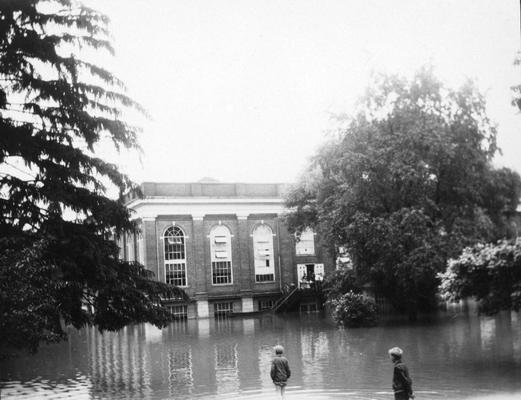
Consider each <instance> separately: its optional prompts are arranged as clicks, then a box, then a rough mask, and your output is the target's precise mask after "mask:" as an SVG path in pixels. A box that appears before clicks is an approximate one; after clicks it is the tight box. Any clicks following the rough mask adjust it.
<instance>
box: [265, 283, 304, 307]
mask: <svg viewBox="0 0 521 400" xmlns="http://www.w3.org/2000/svg"><path fill="white" fill-rule="evenodd" d="M297 291H298V288H297V287H295V288H293V289H292V290H291V291H290V292H289V293H287V294H286V295H285V296H282V297H281V298H280V299H278V300H277V301H276V302H275V304H274V305H273V307H272V308H271V311H273V312H277V310H278V309H279V308H281V307H282V306H283V305H284V304H286V303H287V302H288V301H289V300H290V299H291V297H292V296H293V295H294V294H295V293H296V292H297Z"/></svg>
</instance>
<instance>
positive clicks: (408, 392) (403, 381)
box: [389, 347, 414, 400]
mask: <svg viewBox="0 0 521 400" xmlns="http://www.w3.org/2000/svg"><path fill="white" fill-rule="evenodd" d="M402 354H403V351H402V349H400V348H399V347H393V348H392V349H390V350H389V357H391V361H392V362H393V364H394V371H393V391H394V399H395V400H409V399H414V394H413V391H412V379H411V377H410V376H409V370H408V368H407V366H406V365H405V364H404V363H403V362H402Z"/></svg>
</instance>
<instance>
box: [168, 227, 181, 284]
mask: <svg viewBox="0 0 521 400" xmlns="http://www.w3.org/2000/svg"><path fill="white" fill-rule="evenodd" d="M163 242H164V254H165V282H166V283H168V284H170V285H174V286H186V285H187V283H186V247H185V234H184V232H183V230H182V229H181V228H179V227H178V226H171V227H170V228H168V229H167V230H166V231H165V234H164V235H163Z"/></svg>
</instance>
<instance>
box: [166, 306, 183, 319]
mask: <svg viewBox="0 0 521 400" xmlns="http://www.w3.org/2000/svg"><path fill="white" fill-rule="evenodd" d="M167 308H168V311H170V314H172V317H173V318H174V319H187V318H188V310H187V306H186V305H173V306H168V307H167Z"/></svg>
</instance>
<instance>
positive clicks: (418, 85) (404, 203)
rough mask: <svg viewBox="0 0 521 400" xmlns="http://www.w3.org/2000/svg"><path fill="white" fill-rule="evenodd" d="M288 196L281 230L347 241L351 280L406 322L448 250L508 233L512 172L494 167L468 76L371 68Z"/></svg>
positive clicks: (332, 242) (487, 127)
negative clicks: (360, 93)
mask: <svg viewBox="0 0 521 400" xmlns="http://www.w3.org/2000/svg"><path fill="white" fill-rule="evenodd" d="M338 120H339V126H340V127H339V129H338V133H337V134H336V135H335V136H333V137H332V138H330V140H329V141H328V142H327V143H325V144H324V145H323V146H322V148H320V149H319V151H318V152H317V154H316V155H315V156H314V158H313V160H312V162H311V164H310V166H309V168H308V171H307V172H306V174H305V178H303V179H302V180H301V182H300V183H299V184H298V185H297V186H296V187H295V188H294V190H293V191H292V192H291V193H290V194H289V195H288V198H287V205H288V207H290V208H291V210H292V212H291V213H290V214H289V215H288V216H287V223H288V226H289V228H290V230H293V231H298V230H301V229H303V228H304V227H305V226H307V225H312V226H314V227H315V228H316V229H317V230H318V231H319V232H320V233H321V237H323V238H324V240H325V243H326V244H327V245H328V246H329V247H330V248H333V249H334V248H338V247H339V246H342V247H345V248H346V249H347V250H348V251H349V253H350V255H351V258H352V260H353V264H354V267H355V271H356V274H357V278H358V280H359V281H360V282H365V283H370V284H371V285H372V286H373V287H374V289H375V290H376V293H377V294H378V295H383V296H385V297H386V298H387V299H388V300H389V301H390V302H391V303H392V304H393V305H394V307H395V308H396V309H397V310H399V311H402V312H404V313H408V314H409V315H410V316H411V317H412V318H414V317H415V315H416V314H417V313H418V312H419V311H427V310H430V309H432V308H433V307H434V306H435V304H436V293H437V287H438V284H439V280H438V278H437V273H439V272H441V271H444V270H445V266H446V261H447V259H448V258H449V257H455V256H456V255H457V254H459V252H460V251H461V250H462V249H463V248H464V247H465V246H467V245H470V244H473V243H475V242H476V241H478V240H493V239H496V238H500V237H510V236H512V235H513V233H514V231H515V229H513V227H512V224H511V217H512V215H513V214H514V213H515V210H516V207H517V204H518V199H519V194H520V189H521V179H520V177H519V175H518V174H517V173H515V172H513V171H511V170H509V169H506V168H503V169H494V168H493V167H492V166H491V160H492V158H493V156H494V155H495V154H496V152H497V150H498V149H497V146H496V129H495V127H494V125H493V124H492V123H491V122H490V121H489V119H488V117H487V116H486V112H485V102H484V99H483V97H482V96H481V95H480V94H479V92H478V91H477V90H476V89H475V88H474V87H473V85H472V83H470V82H469V83H467V84H465V85H464V86H463V87H462V88H461V89H459V90H451V89H448V88H446V87H444V85H443V84H442V83H441V82H440V81H439V80H438V79H436V78H435V77H434V76H433V74H432V71H431V70H429V69H426V68H424V69H423V70H421V71H419V72H418V73H417V74H416V75H415V76H414V78H413V79H411V80H407V79H405V78H402V77H399V76H380V77H378V78H377V79H376V81H375V83H374V85H373V86H371V87H370V88H369V89H368V90H367V93H366V94H365V95H364V97H363V98H362V99H361V101H360V104H359V111H358V112H357V113H356V114H355V115H354V116H353V117H347V116H340V117H339V118H338Z"/></svg>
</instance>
